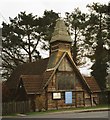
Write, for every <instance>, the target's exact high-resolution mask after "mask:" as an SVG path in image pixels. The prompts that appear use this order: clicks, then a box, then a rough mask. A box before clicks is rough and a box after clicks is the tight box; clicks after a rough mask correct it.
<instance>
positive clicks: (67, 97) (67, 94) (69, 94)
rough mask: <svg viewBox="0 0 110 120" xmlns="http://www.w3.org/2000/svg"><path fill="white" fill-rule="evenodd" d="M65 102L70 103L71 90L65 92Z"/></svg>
mask: <svg viewBox="0 0 110 120" xmlns="http://www.w3.org/2000/svg"><path fill="white" fill-rule="evenodd" d="M65 103H66V104H72V92H65Z"/></svg>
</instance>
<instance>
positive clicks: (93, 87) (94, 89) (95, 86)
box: [84, 76, 101, 92]
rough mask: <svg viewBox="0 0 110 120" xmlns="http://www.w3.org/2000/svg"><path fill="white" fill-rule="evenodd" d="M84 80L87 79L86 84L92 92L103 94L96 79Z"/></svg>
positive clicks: (88, 78)
mask: <svg viewBox="0 0 110 120" xmlns="http://www.w3.org/2000/svg"><path fill="white" fill-rule="evenodd" d="M84 78H85V80H86V82H87V83H88V85H89V87H90V89H91V91H92V92H101V89H100V87H99V85H98V84H97V82H96V80H95V78H94V77H92V76H91V77H87V76H84Z"/></svg>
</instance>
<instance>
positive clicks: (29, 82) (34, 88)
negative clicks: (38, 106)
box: [20, 75, 43, 94]
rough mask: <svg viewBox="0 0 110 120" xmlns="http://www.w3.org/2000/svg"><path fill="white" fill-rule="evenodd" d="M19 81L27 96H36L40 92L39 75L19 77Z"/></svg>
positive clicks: (40, 80) (41, 79) (40, 81)
mask: <svg viewBox="0 0 110 120" xmlns="http://www.w3.org/2000/svg"><path fill="white" fill-rule="evenodd" d="M20 80H21V81H22V83H23V86H24V88H25V90H26V93H27V94H37V93H40V92H41V91H42V89H41V86H42V81H43V77H42V76H41V75H21V77H20Z"/></svg>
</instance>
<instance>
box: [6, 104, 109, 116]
mask: <svg viewBox="0 0 110 120" xmlns="http://www.w3.org/2000/svg"><path fill="white" fill-rule="evenodd" d="M97 108H110V105H107V104H106V105H97V106H93V107H78V108H64V109H58V110H56V109H54V110H47V111H41V112H38V111H36V112H29V113H26V115H40V114H47V113H55V112H62V111H73V110H88V109H97ZM5 116H17V114H10V115H5Z"/></svg>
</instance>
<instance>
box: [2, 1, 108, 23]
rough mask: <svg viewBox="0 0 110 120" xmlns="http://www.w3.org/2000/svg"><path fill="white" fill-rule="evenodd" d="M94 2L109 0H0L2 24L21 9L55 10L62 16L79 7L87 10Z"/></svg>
mask: <svg viewBox="0 0 110 120" xmlns="http://www.w3.org/2000/svg"><path fill="white" fill-rule="evenodd" d="M93 2H99V3H101V4H107V3H108V2H109V0H0V24H1V23H2V21H5V22H6V21H7V22H9V17H11V18H14V17H16V16H17V14H18V13H20V12H21V11H22V12H23V11H26V12H27V13H33V15H38V16H42V15H43V12H44V10H53V11H55V12H60V13H61V16H62V17H63V16H64V14H65V12H72V11H73V10H74V8H77V7H79V8H80V9H81V10H82V11H83V12H86V11H87V9H86V5H87V4H92V3H93Z"/></svg>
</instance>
